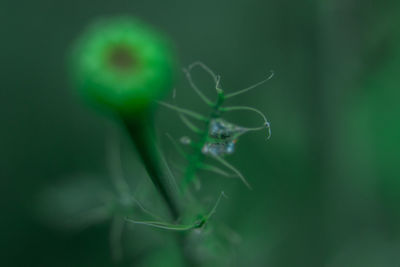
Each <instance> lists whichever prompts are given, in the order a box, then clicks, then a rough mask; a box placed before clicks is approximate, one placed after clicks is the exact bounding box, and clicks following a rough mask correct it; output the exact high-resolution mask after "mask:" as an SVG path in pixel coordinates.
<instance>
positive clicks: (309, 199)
mask: <svg viewBox="0 0 400 267" xmlns="http://www.w3.org/2000/svg"><path fill="white" fill-rule="evenodd" d="M399 12H400V2H399V1H394V0H392V1H368V0H367V1H361V0H326V1H277V0H237V1H232V0H218V1H209V0H204V1H183V0H176V1H153V0H146V1H135V0H132V1H127V0H124V1H121V0H115V1H104V0H99V1H86V0H79V1H78V0H70V1H45V0H38V1H7V0H6V1H4V0H3V1H2V2H1V3H0V68H1V73H2V75H1V76H0V77H1V79H0V122H1V124H0V125H1V131H0V157H1V158H0V176H1V179H0V192H1V194H0V200H1V201H0V208H1V212H2V215H1V216H0V218H1V219H0V229H1V230H0V231H1V236H0V255H1V257H0V265H1V266H113V265H114V263H113V261H112V259H111V256H110V248H109V242H108V229H109V224H108V223H102V224H99V225H97V226H94V227H91V228H88V229H86V230H83V231H78V232H74V231H64V230H60V229H55V228H52V227H49V226H48V225H46V224H45V223H43V222H42V221H41V220H40V219H38V218H37V214H36V206H35V203H36V198H37V195H38V194H39V193H40V192H41V190H43V188H46V187H48V186H50V185H53V184H57V183H63V182H65V181H69V180H74V179H76V178H71V177H75V175H76V174H79V173H82V172H84V173H94V174H96V175H98V176H99V177H103V178H99V179H104V180H107V177H106V176H107V175H106V173H107V167H106V166H105V165H106V164H105V162H106V157H107V155H106V149H105V143H106V142H107V138H108V136H109V133H110V132H113V131H118V125H116V124H115V123H114V122H113V121H112V120H111V119H110V118H108V117H106V116H103V115H102V114H101V113H98V112H96V111H95V110H93V109H91V108H90V107H88V106H87V105H86V104H85V103H84V102H83V101H82V100H81V98H80V97H79V96H78V95H77V93H76V92H75V91H74V88H73V86H71V84H70V81H69V76H68V70H67V64H66V61H67V56H68V52H69V49H70V46H71V43H72V42H73V41H74V40H75V39H76V37H77V36H78V35H79V33H81V32H82V30H83V29H84V27H85V26H86V25H87V24H88V23H90V22H91V21H92V20H94V19H95V18H98V17H102V16H108V15H118V14H128V15H133V16H136V17H139V18H140V19H142V20H144V21H146V22H148V23H150V24H151V25H153V26H154V27H156V28H158V29H160V30H161V31H164V32H165V33H166V34H167V35H169V36H170V38H171V39H172V40H173V41H174V43H175V45H176V48H177V52H178V54H179V57H180V65H181V66H182V67H184V66H187V65H188V64H190V63H192V62H193V61H196V60H201V61H203V62H205V63H206V64H207V65H208V66H210V67H211V68H212V69H213V70H214V71H215V72H216V73H219V74H220V75H221V76H222V86H223V88H225V89H226V90H227V91H229V90H231V91H234V90H236V89H241V88H244V87H246V86H248V85H250V84H253V83H255V82H258V81H260V80H262V79H263V78H264V77H265V76H266V75H267V74H268V73H269V71H270V70H274V72H275V77H274V78H273V79H272V80H271V81H269V82H268V83H267V84H266V85H263V86H262V87H260V88H258V89H256V90H254V91H252V92H250V93H248V94H246V95H244V96H243V97H240V98H238V99H235V100H232V104H239V105H250V106H253V107H256V108H259V109H260V110H262V111H263V112H265V113H266V114H267V116H268V118H269V120H270V121H271V125H272V134H273V135H272V138H271V140H269V141H267V142H265V137H264V133H255V134H249V135H246V136H244V137H243V138H241V140H240V142H239V143H238V145H237V152H236V153H235V154H234V155H233V156H231V157H230V161H231V162H232V163H234V165H235V166H236V167H237V168H238V169H240V170H241V171H242V172H243V174H244V175H245V176H246V177H247V179H248V180H249V182H250V183H251V184H252V186H253V188H254V190H253V191H249V190H247V188H246V187H244V186H243V185H242V184H241V183H240V182H237V181H232V180H224V178H219V177H216V176H215V177H214V176H212V177H211V178H208V177H206V178H204V181H203V183H214V182H215V187H216V188H218V189H222V190H225V192H226V193H227V194H228V195H229V200H226V201H224V204H223V205H221V206H220V207H219V211H218V216H216V218H215V220H218V221H223V222H224V223H225V224H227V225H229V226H230V227H231V228H232V229H233V230H234V231H235V232H237V233H238V234H239V235H240V236H241V242H240V243H239V244H238V245H237V246H236V247H235V251H234V261H233V263H232V266H274V267H275V266H277V267H280V266H305V267H306V266H307V267H310V266H316V267H318V266H329V267H337V266H340V267H343V266H356V267H357V266H363V267H365V266H376V267H386V266H399V265H400V253H399V251H400V205H399V204H400V166H399V165H400V164H399V163H400V152H399V151H400V141H399V138H400V124H399V118H400V104H399V102H400V90H399V89H400V88H399V84H400V75H399V70H400V30H399V29H400V20H399V14H400V13H399ZM198 79H199V80H200V82H202V81H203V80H204V83H205V84H206V83H207V80H206V79H207V77H206V76H204V77H203V76H202V75H199V77H198ZM176 88H177V98H178V102H179V103H181V104H182V105H184V106H186V107H190V108H192V109H194V110H198V111H202V108H203V106H202V105H201V103H200V101H199V100H198V98H197V97H196V96H195V95H194V94H193V93H192V91H191V90H190V89H189V86H188V84H187V82H186V81H185V79H184V77H183V75H180V76H179V80H178V83H177V86H176ZM207 93H209V94H211V93H212V90H210V91H207ZM233 118H234V119H235V120H236V119H237V120H238V121H242V122H245V123H247V124H249V125H257V124H258V123H259V121H258V120H257V119H258V118H257V117H254V116H252V115H251V114H247V113H238V114H236V115H235V117H233ZM157 129H158V131H159V135H160V142H161V143H162V144H164V143H167V141H166V140H165V136H164V135H163V133H164V132H167V131H168V132H171V133H172V134H173V135H174V136H179V135H186V129H185V128H184V127H183V126H182V124H181V123H180V121H179V120H178V119H177V116H176V114H175V113H173V112H169V111H168V112H159V113H158V115H157ZM163 147H164V152H165V154H167V155H168V154H169V153H170V151H168V149H169V147H168V145H163ZM165 149H166V150H167V151H165ZM128 150H129V149H128ZM134 157H135V156H134ZM137 161H138V159H137V157H136V158H133V162H136V163H135V164H136V165H134V166H137V168H136V167H135V168H132V169H133V174H132V177H133V178H132V179H146V178H143V176H144V174H143V170H142V169H141V167H140V164H139V163H138V162H137ZM136 169H137V171H136ZM139 174H140V175H139ZM138 176H140V177H138ZM212 197H214V196H212ZM158 233H159V234H160V235H165V234H164V233H162V232H158ZM130 236H131V237H130V238H131V239H132V240H133V241H132V242H133V245H132V246H131V248H130V254H129V255H130V259H129V261H128V260H127V261H126V262H123V263H121V264H120V265H121V266H136V265H137V264H139V262H142V261H141V259H140V257H141V256H137V257H136V256H135V255H141V254H143V253H144V252H140V250H141V246H142V244H144V243H146V244H147V245H148V244H152V240H146V238H145V237H144V236H140V235H135V232H133V233H131V234H130ZM166 240H168V238H166ZM165 242H167V241H165ZM155 243H157V242H155ZM146 253H150V255H151V251H150V252H145V253H144V254H146ZM171 261H172V260H171ZM141 264H143V262H142V263H141ZM148 266H150V265H148ZM159 266H168V262H163V263H161V264H159Z"/></svg>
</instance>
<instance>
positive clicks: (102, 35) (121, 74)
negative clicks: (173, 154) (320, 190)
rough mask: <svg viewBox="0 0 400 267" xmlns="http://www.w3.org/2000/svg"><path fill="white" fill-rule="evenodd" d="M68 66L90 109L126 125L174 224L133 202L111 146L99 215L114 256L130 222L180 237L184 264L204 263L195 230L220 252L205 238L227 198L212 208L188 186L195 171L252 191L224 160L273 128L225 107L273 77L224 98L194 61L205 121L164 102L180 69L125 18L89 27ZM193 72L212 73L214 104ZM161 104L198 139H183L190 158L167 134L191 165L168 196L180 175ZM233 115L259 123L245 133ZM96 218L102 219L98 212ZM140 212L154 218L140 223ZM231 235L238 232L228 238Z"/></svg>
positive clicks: (149, 33)
mask: <svg viewBox="0 0 400 267" xmlns="http://www.w3.org/2000/svg"><path fill="white" fill-rule="evenodd" d="M71 63H72V64H71V66H72V73H73V74H74V79H75V82H76V84H77V86H78V88H79V89H80V91H81V92H82V94H83V95H84V96H85V97H86V98H87V99H89V100H90V101H91V103H94V104H95V105H97V106H100V107H102V108H103V109H105V110H108V111H109V112H110V113H112V114H114V118H117V121H120V122H121V123H122V124H123V125H124V127H125V129H126V130H127V132H128V133H129V136H130V138H131V140H132V142H133V143H134V144H135V146H136V149H137V151H138V154H139V155H140V158H141V160H142V162H143V164H144V166H145V168H146V170H147V173H148V174H149V177H150V178H151V180H152V182H153V184H154V185H155V187H156V188H157V190H158V192H159V194H160V195H161V197H162V199H163V200H164V202H165V204H166V206H167V207H168V209H169V211H170V214H171V219H170V220H165V219H162V218H160V216H159V215H155V214H154V212H151V211H149V209H148V208H146V207H144V205H143V204H142V203H141V202H140V201H139V200H138V199H137V198H136V197H135V196H134V193H133V192H132V190H131V186H130V185H129V182H128V181H126V179H125V178H124V174H123V170H122V167H121V166H120V165H121V159H120V157H121V154H120V152H119V150H114V149H113V148H111V149H110V152H109V153H110V166H111V168H110V169H111V170H112V175H111V177H112V178H113V179H112V181H113V185H114V187H115V189H116V194H111V196H109V197H107V198H106V199H103V200H102V201H101V202H102V204H101V207H102V209H100V214H101V216H99V217H100V219H105V218H108V217H111V218H112V228H111V238H110V241H111V245H112V248H113V255H114V257H115V258H116V259H119V258H121V256H122V248H121V245H120V244H119V241H118V240H119V239H121V234H122V229H123V226H124V223H125V222H128V223H133V224H136V225H146V226H150V227H154V228H159V229H163V230H169V231H174V232H179V233H180V234H178V235H177V238H178V244H179V245H180V247H181V250H182V255H183V256H184V259H185V261H186V264H187V265H190V266H194V265H200V264H202V263H205V262H206V260H207V257H206V256H205V254H206V253H204V250H201V251H200V252H199V250H198V249H197V247H199V246H202V243H206V242H205V241H204V240H203V239H202V238H200V239H201V240H200V242H198V240H199V237H198V236H194V235H193V231H197V232H195V233H196V234H197V235H199V234H200V235H204V236H208V239H207V240H208V241H210V240H211V241H210V242H211V243H210V244H212V245H211V247H212V248H214V247H215V244H217V243H218V242H217V241H216V240H217V239H218V236H217V234H210V233H209V232H207V228H208V225H209V221H210V219H211V218H212V216H213V215H214V214H215V212H216V209H217V207H218V205H219V203H220V201H221V198H222V197H224V196H225V194H224V193H223V192H221V194H220V196H219V197H218V198H217V200H216V202H215V204H214V206H213V207H212V208H211V209H207V208H205V207H203V205H202V204H201V202H200V201H197V200H196V197H194V196H193V195H192V194H191V190H192V188H191V185H192V184H193V183H198V178H197V177H196V173H197V171H198V170H207V171H211V172H214V173H217V174H218V175H221V176H227V177H238V178H239V179H240V180H241V181H242V182H243V183H244V184H245V185H246V186H247V187H248V188H251V186H250V184H249V182H248V181H247V180H246V179H245V178H244V176H243V175H242V174H241V172H239V171H238V170H237V169H236V168H235V167H234V166H232V165H231V164H230V163H228V161H226V159H225V156H226V155H229V154H232V153H233V152H234V149H235V144H236V142H237V140H238V138H239V137H240V136H241V135H243V134H245V133H247V132H251V131H259V130H264V129H266V130H267V131H268V134H267V138H269V137H270V136H271V130H270V125H269V122H268V121H267V119H266V117H265V116H264V114H263V113H262V112H261V111H259V110H257V109H255V108H252V107H248V106H224V103H225V101H226V100H228V99H230V98H232V97H235V96H238V95H241V94H243V93H246V92H248V91H250V90H252V89H254V88H256V87H257V86H259V85H261V84H263V83H265V82H266V81H268V80H269V79H271V78H272V76H273V73H271V75H269V77H268V78H266V79H265V80H263V81H261V82H259V83H257V84H255V85H252V86H250V87H248V88H245V89H242V90H239V91H236V92H233V93H225V91H224V90H223V89H222V88H221V86H220V77H219V76H218V75H216V74H214V72H213V71H212V70H211V69H210V68H208V67H207V66H206V65H204V64H203V63H201V62H195V63H193V64H191V65H190V66H189V67H188V68H187V69H185V70H184V72H185V74H186V77H187V79H188V81H189V83H190V86H191V87H192V88H193V89H194V91H195V92H196V93H197V94H198V96H199V97H200V98H201V99H202V100H203V101H204V102H205V103H206V104H207V105H208V106H209V108H210V112H209V115H208V116H204V115H202V114H199V113H196V112H194V111H192V110H189V109H185V108H182V107H179V106H177V105H175V104H170V103H167V102H163V101H160V98H161V97H162V96H163V95H165V94H166V93H167V92H168V91H170V89H171V88H172V81H173V76H174V70H175V66H176V63H175V60H174V53H173V52H172V49H171V48H170V45H168V42H166V41H165V38H163V37H160V35H159V34H158V33H157V32H155V31H154V30H152V29H150V28H149V27H148V26H145V25H144V24H142V23H140V22H138V21H136V20H133V19H131V18H128V17H124V18H117V19H111V20H110V19H109V20H104V21H101V22H99V23H97V24H95V25H94V26H92V27H90V28H89V30H88V31H87V32H86V34H84V35H83V37H81V39H80V40H79V41H78V42H77V44H76V46H75V49H74V53H73V60H72V61H71ZM196 67H199V68H201V69H202V70H203V71H205V72H206V73H208V74H209V75H210V77H211V79H212V80H213V82H214V83H215V90H216V94H217V96H216V100H215V101H211V100H210V99H209V98H208V97H207V96H206V95H205V94H204V93H203V92H202V91H201V90H200V89H199V88H198V87H197V86H196V84H195V82H194V81H193V79H192V75H191V72H192V70H193V69H194V68H196ZM174 94H175V92H174ZM157 103H158V104H159V105H161V106H163V107H166V108H169V109H172V110H175V111H177V112H178V116H179V118H180V119H181V120H182V122H183V123H184V124H185V125H186V126H187V127H188V129H190V130H191V131H193V132H194V133H195V134H196V136H197V138H196V140H193V141H192V140H190V139H189V138H188V137H183V138H181V143H183V144H184V145H188V146H189V147H190V151H189V152H186V151H185V150H184V149H183V148H182V147H181V146H180V145H179V144H178V143H177V142H176V141H175V140H174V139H173V138H172V137H171V136H169V138H170V140H171V141H172V142H173V144H174V146H175V147H176V149H177V151H178V152H179V154H181V155H182V156H183V157H184V159H185V160H186V161H187V166H186V167H185V170H184V174H183V177H181V178H180V179H179V181H178V185H177V186H176V190H171V186H169V184H170V183H175V182H176V180H175V175H174V174H173V173H172V171H171V170H170V168H169V165H168V164H167V163H166V161H165V159H164V158H163V156H162V155H161V153H160V152H159V150H158V148H157V145H156V144H155V141H154V128H153V110H154V109H155V105H156V104H157ZM233 111H250V112H254V113H256V114H257V115H259V116H260V117H261V118H262V120H263V122H262V125H261V126H259V127H253V128H249V127H243V126H239V125H236V124H234V123H231V122H228V121H227V120H226V119H224V118H223V115H224V114H225V113H228V112H233ZM193 120H195V121H197V122H196V123H195V122H193ZM114 147H115V146H114ZM205 157H211V158H212V159H214V160H215V161H216V162H217V163H219V164H220V166H217V165H212V164H208V163H206V162H205ZM67 195H68V193H67ZM187 203H190V205H188V204H187ZM94 214H95V215H98V214H99V210H96V212H95V213H94ZM138 214H142V215H141V216H144V217H150V218H151V219H150V220H139V219H137V217H140V216H139V215H138ZM94 217H95V218H98V217H96V216H94ZM95 222H96V220H93V223H95ZM224 229H225V231H228V230H226V229H228V228H226V227H225V228H224ZM229 235H230V236H232V235H234V234H233V233H232V232H229ZM230 238H231V237H230ZM225 239H226V237H225ZM199 243H200V244H199Z"/></svg>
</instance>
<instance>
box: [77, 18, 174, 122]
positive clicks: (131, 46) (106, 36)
mask: <svg viewBox="0 0 400 267" xmlns="http://www.w3.org/2000/svg"><path fill="white" fill-rule="evenodd" d="M74 48H75V49H74V53H73V60H72V67H73V74H74V77H75V81H76V83H77V85H78V87H79V89H80V90H81V91H82V93H83V94H84V96H86V98H88V99H89V100H92V101H94V102H95V103H100V104H101V105H103V106H107V107H109V108H111V109H112V110H114V111H117V112H119V113H123V114H139V113H143V112H146V111H147V110H148V109H149V107H150V105H151V103H152V102H153V101H154V100H156V99H158V98H160V97H162V96H163V94H165V93H166V92H168V91H169V90H170V89H171V87H172V81H173V76H174V75H173V74H174V69H175V64H174V63H175V62H174V61H175V58H174V54H173V52H172V49H171V47H170V45H169V43H168V42H167V41H166V40H165V39H164V38H163V37H162V36H160V34H159V33H158V32H156V31H154V30H153V29H151V28H149V27H148V26H147V25H144V24H143V23H141V22H139V21H137V20H135V19H132V18H130V17H120V18H113V19H103V20H101V21H99V22H97V23H95V24H93V25H92V26H90V27H89V28H88V29H87V31H86V32H85V33H84V34H83V35H82V36H81V38H80V39H79V40H78V42H77V43H76V46H75V47H74Z"/></svg>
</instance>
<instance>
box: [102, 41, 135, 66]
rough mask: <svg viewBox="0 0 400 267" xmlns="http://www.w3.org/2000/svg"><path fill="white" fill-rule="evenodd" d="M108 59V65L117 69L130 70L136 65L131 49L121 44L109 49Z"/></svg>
mask: <svg viewBox="0 0 400 267" xmlns="http://www.w3.org/2000/svg"><path fill="white" fill-rule="evenodd" d="M108 60H109V63H110V65H111V66H112V67H113V68H116V69H117V70H119V71H127V70H131V69H132V68H133V67H134V66H135V65H136V60H135V58H134V56H133V55H132V50H131V49H129V48H128V47H125V46H122V45H120V46H117V47H113V48H112V49H111V51H110V55H109V58H108Z"/></svg>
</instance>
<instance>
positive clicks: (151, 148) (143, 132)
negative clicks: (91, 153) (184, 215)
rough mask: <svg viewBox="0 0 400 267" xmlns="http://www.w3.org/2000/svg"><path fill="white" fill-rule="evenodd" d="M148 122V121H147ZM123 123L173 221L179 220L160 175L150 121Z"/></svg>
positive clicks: (127, 120) (124, 118)
mask: <svg viewBox="0 0 400 267" xmlns="http://www.w3.org/2000/svg"><path fill="white" fill-rule="evenodd" d="M149 120H150V121H149ZM123 121H124V123H125V126H126V128H127V130H128V133H129V135H130V136H131V138H132V141H133V143H134V144H135V146H136V149H137V151H138V153H139V155H140V157H141V159H142V162H143V164H144V166H145V168H146V170H147V172H148V174H149V176H150V179H151V180H152V182H153V183H154V185H155V187H156V188H157V190H158V191H159V193H160V194H161V196H162V198H163V199H164V201H165V203H166V204H167V207H168V209H169V211H170V213H171V216H172V217H173V219H174V220H177V219H178V218H179V209H178V206H177V205H176V203H175V201H174V199H173V197H172V194H171V192H170V190H168V188H167V185H166V182H167V181H166V179H165V177H164V176H163V175H162V171H161V168H160V166H161V164H160V156H159V154H158V150H157V148H156V145H155V142H154V129H153V127H152V125H153V124H152V121H151V119H149V118H148V117H146V120H145V119H143V118H142V119H129V118H127V117H123Z"/></svg>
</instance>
